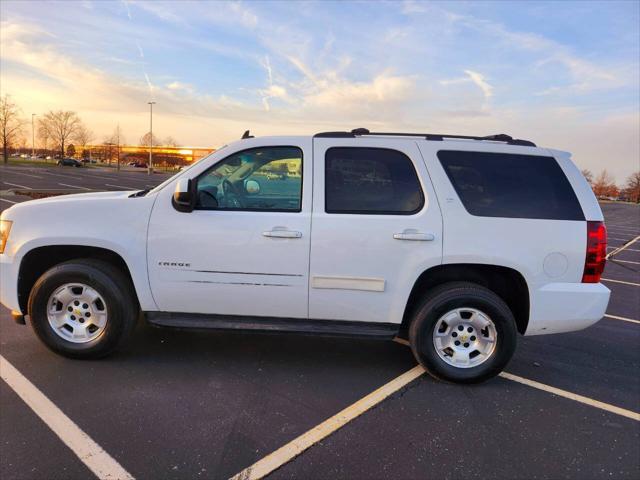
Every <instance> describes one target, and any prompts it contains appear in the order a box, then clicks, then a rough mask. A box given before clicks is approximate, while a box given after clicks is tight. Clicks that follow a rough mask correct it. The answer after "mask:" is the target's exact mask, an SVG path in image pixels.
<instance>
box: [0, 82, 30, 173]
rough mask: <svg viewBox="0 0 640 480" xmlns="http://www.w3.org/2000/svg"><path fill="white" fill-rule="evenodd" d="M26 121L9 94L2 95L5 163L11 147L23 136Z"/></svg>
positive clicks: (0, 125)
mask: <svg viewBox="0 0 640 480" xmlns="http://www.w3.org/2000/svg"><path fill="white" fill-rule="evenodd" d="M24 123H25V121H24V120H23V119H21V118H20V109H19V108H18V106H17V105H16V104H15V103H13V102H12V101H11V99H10V98H9V95H5V96H4V97H0V137H1V138H0V140H1V141H2V154H3V156H4V163H7V162H8V161H9V148H10V147H11V145H13V144H14V143H15V142H16V141H18V140H19V138H20V137H21V136H22V126H23V125H24Z"/></svg>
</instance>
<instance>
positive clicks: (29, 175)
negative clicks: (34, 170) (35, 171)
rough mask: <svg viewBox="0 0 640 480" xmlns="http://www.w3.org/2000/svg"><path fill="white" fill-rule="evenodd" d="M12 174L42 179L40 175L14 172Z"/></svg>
mask: <svg viewBox="0 0 640 480" xmlns="http://www.w3.org/2000/svg"><path fill="white" fill-rule="evenodd" d="M12 173H15V174H17V175H23V176H25V177H33V178H42V177H40V176H39V175H32V174H30V173H22V172H12Z"/></svg>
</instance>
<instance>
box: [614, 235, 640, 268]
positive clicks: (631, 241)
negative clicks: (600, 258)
mask: <svg viewBox="0 0 640 480" xmlns="http://www.w3.org/2000/svg"><path fill="white" fill-rule="evenodd" d="M638 240H640V235H638V236H637V237H635V238H634V239H633V240H629V241H628V242H627V243H625V244H624V245H622V246H620V247H618V248H616V249H615V250H614V251H613V252H609V253H607V255H606V257H605V258H609V257H612V256H613V255H617V254H618V253H620V252H623V251H624V250H625V249H626V248H627V247H630V246H631V245H633V244H634V243H636V242H637V241H638ZM620 261H621V262H622V261H623V260H620ZM624 261H625V262H628V263H638V262H629V261H628V260H624Z"/></svg>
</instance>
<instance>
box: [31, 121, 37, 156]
mask: <svg viewBox="0 0 640 480" xmlns="http://www.w3.org/2000/svg"><path fill="white" fill-rule="evenodd" d="M35 116H36V114H35V113H32V114H31V159H32V160H33V157H35V156H36V141H35V138H36V135H35V130H34V128H33V118H34V117H35Z"/></svg>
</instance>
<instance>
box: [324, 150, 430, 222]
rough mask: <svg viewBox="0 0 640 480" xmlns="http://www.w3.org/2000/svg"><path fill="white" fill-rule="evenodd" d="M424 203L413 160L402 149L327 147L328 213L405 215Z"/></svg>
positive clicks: (326, 187) (416, 209)
mask: <svg viewBox="0 0 640 480" xmlns="http://www.w3.org/2000/svg"><path fill="white" fill-rule="evenodd" d="M423 205H424V195H423V193H422V189H421V187H420V182H419V181H418V177H417V175H416V171H415V169H414V167H413V163H412V162H411V160H410V159H409V157H407V156H406V155H404V154H403V153H400V152H398V151H396V150H387V149H383V148H339V147H334V148H330V149H329V150H327V153H326V157H325V210H326V212H327V213H362V214H378V215H380V214H395V215H408V214H412V213H415V212H417V211H419V210H420V209H421V208H422V206H423Z"/></svg>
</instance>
